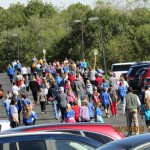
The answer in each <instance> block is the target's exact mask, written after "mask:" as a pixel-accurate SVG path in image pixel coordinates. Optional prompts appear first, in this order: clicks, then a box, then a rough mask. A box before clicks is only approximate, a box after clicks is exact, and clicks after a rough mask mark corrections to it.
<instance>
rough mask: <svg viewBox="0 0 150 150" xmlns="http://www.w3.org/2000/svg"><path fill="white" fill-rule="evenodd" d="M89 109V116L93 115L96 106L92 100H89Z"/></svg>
mask: <svg viewBox="0 0 150 150" xmlns="http://www.w3.org/2000/svg"><path fill="white" fill-rule="evenodd" d="M88 109H89V117H93V109H94V106H93V104H92V103H91V102H88Z"/></svg>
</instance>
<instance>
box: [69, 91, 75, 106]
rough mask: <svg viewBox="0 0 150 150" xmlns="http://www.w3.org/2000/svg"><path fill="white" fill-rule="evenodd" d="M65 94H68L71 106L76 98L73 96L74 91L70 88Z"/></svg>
mask: <svg viewBox="0 0 150 150" xmlns="http://www.w3.org/2000/svg"><path fill="white" fill-rule="evenodd" d="M67 96H68V102H69V104H70V105H71V106H72V105H73V102H74V101H75V100H76V97H75V95H74V93H73V92H72V90H71V88H70V89H68V91H67Z"/></svg>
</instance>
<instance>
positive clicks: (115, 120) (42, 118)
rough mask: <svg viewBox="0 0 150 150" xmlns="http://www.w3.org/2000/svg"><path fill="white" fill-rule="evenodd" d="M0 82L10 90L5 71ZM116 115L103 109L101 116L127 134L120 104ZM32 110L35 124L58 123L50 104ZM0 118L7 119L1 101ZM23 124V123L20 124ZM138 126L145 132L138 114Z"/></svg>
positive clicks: (36, 106) (4, 87) (37, 105)
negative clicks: (44, 108) (35, 117)
mask: <svg viewBox="0 0 150 150" xmlns="http://www.w3.org/2000/svg"><path fill="white" fill-rule="evenodd" d="M0 84H2V86H3V89H4V91H8V90H11V84H10V82H9V79H8V77H7V74H6V73H0ZM29 98H30V99H31V100H32V101H33V97H32V95H31V93H30V94H29ZM117 107H118V117H110V118H106V117H105V113H104V111H103V118H104V122H105V123H109V124H112V125H113V126H115V127H116V128H117V130H121V131H122V132H123V133H124V134H127V132H126V117H125V116H123V115H122V114H121V109H120V108H121V105H120V104H119V105H118V106H117ZM34 111H35V112H36V113H37V116H38V119H37V121H36V124H45V123H60V121H59V120H55V118H54V116H53V109H52V105H51V104H50V105H46V114H42V113H41V110H40V105H39V104H36V105H35V106H34ZM0 120H8V118H7V116H6V113H5V110H4V108H3V107H2V102H1V104H0ZM21 126H23V125H21ZM139 126H140V130H141V133H143V129H144V132H147V127H146V125H145V121H144V120H142V119H141V118H140V116H139Z"/></svg>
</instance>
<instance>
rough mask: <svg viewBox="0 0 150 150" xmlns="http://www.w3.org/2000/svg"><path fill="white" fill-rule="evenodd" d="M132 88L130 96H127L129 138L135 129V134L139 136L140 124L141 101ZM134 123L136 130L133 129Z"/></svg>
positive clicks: (130, 88)
mask: <svg viewBox="0 0 150 150" xmlns="http://www.w3.org/2000/svg"><path fill="white" fill-rule="evenodd" d="M132 91H133V90H132V87H129V88H128V94H127V95H126V97H125V99H126V105H125V108H126V118H127V129H128V136H130V135H132V131H133V129H134V132H135V134H139V123H138V110H137V108H138V106H139V100H138V97H137V95H136V94H133V93H132ZM132 121H133V123H134V128H132Z"/></svg>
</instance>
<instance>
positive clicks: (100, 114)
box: [94, 107, 102, 118]
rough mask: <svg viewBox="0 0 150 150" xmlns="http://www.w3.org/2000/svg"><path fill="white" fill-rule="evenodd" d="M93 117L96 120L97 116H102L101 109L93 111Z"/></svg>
mask: <svg viewBox="0 0 150 150" xmlns="http://www.w3.org/2000/svg"><path fill="white" fill-rule="evenodd" d="M94 116H95V118H96V117H97V116H102V111H101V109H100V108H99V107H98V108H96V109H95V113H94Z"/></svg>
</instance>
